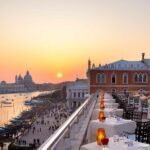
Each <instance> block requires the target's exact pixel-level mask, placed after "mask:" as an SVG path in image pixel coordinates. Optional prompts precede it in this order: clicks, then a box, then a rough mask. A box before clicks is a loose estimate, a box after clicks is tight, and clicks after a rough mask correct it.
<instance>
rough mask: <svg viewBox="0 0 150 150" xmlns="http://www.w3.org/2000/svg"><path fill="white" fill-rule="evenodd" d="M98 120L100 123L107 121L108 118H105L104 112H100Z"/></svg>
mask: <svg viewBox="0 0 150 150" xmlns="http://www.w3.org/2000/svg"><path fill="white" fill-rule="evenodd" d="M98 119H99V121H105V119H106V116H105V113H104V111H100V112H99V116H98Z"/></svg>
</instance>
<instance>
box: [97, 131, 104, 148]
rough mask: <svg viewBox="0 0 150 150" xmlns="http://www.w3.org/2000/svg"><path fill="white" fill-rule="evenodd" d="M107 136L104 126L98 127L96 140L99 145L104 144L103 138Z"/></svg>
mask: <svg viewBox="0 0 150 150" xmlns="http://www.w3.org/2000/svg"><path fill="white" fill-rule="evenodd" d="M104 138H106V134H105V130H104V129H103V128H98V130H97V134H96V142H97V144H98V145H102V139H104Z"/></svg>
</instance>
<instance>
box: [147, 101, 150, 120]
mask: <svg viewBox="0 0 150 150" xmlns="http://www.w3.org/2000/svg"><path fill="white" fill-rule="evenodd" d="M147 119H150V99H148V111H147Z"/></svg>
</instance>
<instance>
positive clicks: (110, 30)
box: [0, 0, 150, 83]
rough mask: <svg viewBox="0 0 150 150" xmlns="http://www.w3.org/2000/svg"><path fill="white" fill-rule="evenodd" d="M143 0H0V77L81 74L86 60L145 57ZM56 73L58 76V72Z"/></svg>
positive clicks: (149, 33) (148, 14) (148, 47)
mask: <svg viewBox="0 0 150 150" xmlns="http://www.w3.org/2000/svg"><path fill="white" fill-rule="evenodd" d="M149 8H150V1H149V0H132V1H131V0H125V1H124V0H113V1H112V0H105V1H103V0H93V1H91V0H76V1H74V0H55V1H53V0H43V1H40V0H26V1H20V0H0V18H1V21H0V33H1V34H0V41H1V42H0V51H1V54H0V60H1V61H0V62H1V63H0V68H1V74H0V81H2V80H6V81H7V82H14V79H15V75H19V74H22V75H23V76H24V75H25V73H26V70H29V71H30V72H31V74H32V76H33V80H34V81H35V82H37V83H43V82H52V83H58V82H62V81H70V80H75V79H76V77H79V78H85V77H86V69H87V61H88V59H89V58H90V59H91V61H92V62H93V63H95V64H96V65H98V64H100V63H101V64H105V63H111V62H113V61H117V60H119V59H126V60H141V53H142V52H145V53H146V56H145V57H146V58H150V42H149V41H150V40H149V39H150V30H149V27H150V19H149V18H150V9H149ZM61 75H62V76H61Z"/></svg>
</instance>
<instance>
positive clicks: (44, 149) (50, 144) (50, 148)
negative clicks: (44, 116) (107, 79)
mask: <svg viewBox="0 0 150 150" xmlns="http://www.w3.org/2000/svg"><path fill="white" fill-rule="evenodd" d="M93 96H94V95H92V96H89V98H87V99H86V100H85V101H84V102H83V104H81V106H80V107H79V108H78V109H77V110H76V111H75V112H74V113H73V114H72V115H71V116H70V117H69V118H68V119H67V120H66V121H65V122H64V123H63V124H62V125H61V126H60V127H59V128H58V129H57V130H56V131H55V132H54V134H52V135H51V136H50V137H49V138H48V139H47V140H46V141H45V142H44V143H43V144H42V145H41V146H40V147H39V148H38V150H54V149H55V146H56V145H57V144H58V143H59V141H60V140H61V139H62V138H63V137H64V136H65V134H66V133H67V132H68V131H69V129H70V127H71V126H72V125H73V123H74V122H76V121H77V120H78V118H79V116H80V115H81V114H82V113H83V112H84V110H85V109H86V108H87V106H88V104H89V102H90V101H91V100H92V99H93V98H92V97H93Z"/></svg>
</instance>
